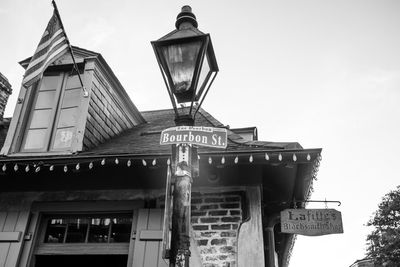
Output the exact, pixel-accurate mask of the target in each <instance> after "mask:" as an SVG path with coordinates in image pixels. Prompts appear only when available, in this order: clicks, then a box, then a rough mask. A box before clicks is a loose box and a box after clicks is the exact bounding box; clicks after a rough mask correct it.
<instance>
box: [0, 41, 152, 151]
mask: <svg viewBox="0 0 400 267" xmlns="http://www.w3.org/2000/svg"><path fill="white" fill-rule="evenodd" d="M73 52H74V56H75V61H76V63H77V66H78V69H79V72H80V76H81V78H82V81H83V84H84V87H85V89H86V91H87V92H88V95H85V93H84V89H83V88H82V86H81V83H80V81H79V77H78V73H77V71H76V70H74V68H73V61H72V57H71V54H70V53H68V52H67V53H65V54H64V55H63V56H61V57H60V58H58V59H57V60H56V61H55V62H53V63H52V64H51V65H50V66H49V67H48V68H47V69H46V70H45V71H44V73H43V76H42V78H41V79H40V80H39V81H37V82H36V83H34V84H33V85H32V86H30V87H28V88H25V87H23V86H21V90H20V93H19V96H18V101H17V104H16V107H15V110H14V114H13V117H12V120H11V123H10V127H9V131H8V133H7V137H6V140H5V143H4V146H3V148H2V151H1V153H2V154H3V155H11V154H12V155H13V156H18V155H21V156H22V155H23V156H28V155H35V156H36V155H58V154H72V153H78V152H80V151H84V150H87V149H90V148H92V147H95V146H97V145H99V144H101V143H103V142H104V141H106V140H108V139H110V138H112V137H114V136H116V135H118V134H120V133H121V132H123V131H125V130H127V129H130V128H132V127H134V126H135V125H138V124H142V123H144V122H145V120H144V119H143V117H142V115H141V114H140V112H139V111H138V110H137V108H136V107H135V105H134V104H133V103H132V101H131V100H130V98H129V96H128V94H127V93H126V91H125V89H124V88H123V86H122V85H121V83H120V82H119V81H118V79H117V77H116V76H115V75H114V73H113V72H112V70H111V68H110V67H109V66H108V64H107V63H106V62H105V60H104V59H103V57H102V56H101V54H99V53H95V52H92V51H89V50H85V49H82V48H78V47H73ZM30 60H31V58H27V59H25V60H23V61H21V62H20V64H21V66H22V67H24V68H25V69H26V68H27V66H28V64H29V62H30Z"/></svg>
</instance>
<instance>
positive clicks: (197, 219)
mask: <svg viewBox="0 0 400 267" xmlns="http://www.w3.org/2000/svg"><path fill="white" fill-rule="evenodd" d="M190 221H191V223H198V222H199V218H197V217H192V218H191V219H190Z"/></svg>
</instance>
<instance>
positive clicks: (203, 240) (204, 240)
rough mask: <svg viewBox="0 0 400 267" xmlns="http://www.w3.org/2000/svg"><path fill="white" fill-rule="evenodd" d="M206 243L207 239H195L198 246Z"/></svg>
mask: <svg viewBox="0 0 400 267" xmlns="http://www.w3.org/2000/svg"><path fill="white" fill-rule="evenodd" d="M207 244H208V240H207V239H200V240H197V245H198V246H207Z"/></svg>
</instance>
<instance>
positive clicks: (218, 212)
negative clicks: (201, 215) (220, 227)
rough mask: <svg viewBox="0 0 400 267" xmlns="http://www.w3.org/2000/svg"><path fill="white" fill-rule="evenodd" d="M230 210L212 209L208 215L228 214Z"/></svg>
mask: <svg viewBox="0 0 400 267" xmlns="http://www.w3.org/2000/svg"><path fill="white" fill-rule="evenodd" d="M227 214H228V211H227V210H210V211H209V212H208V215H210V216H223V215H227Z"/></svg>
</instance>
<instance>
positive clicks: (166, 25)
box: [0, 0, 400, 267]
mask: <svg viewBox="0 0 400 267" xmlns="http://www.w3.org/2000/svg"><path fill="white" fill-rule="evenodd" d="M186 4H188V5H190V6H191V7H192V9H193V12H194V14H195V15H196V17H197V21H198V23H199V29H200V30H202V31H203V32H206V33H210V34H211V38H212V42H213V45H214V50H215V54H216V57H217V61H218V65H219V69H220V72H219V73H218V75H217V78H216V79H215V82H214V83H213V85H212V87H211V89H210V92H209V93H208V95H207V98H206V99H205V101H204V103H203V108H204V109H206V110H207V111H208V112H209V113H211V114H212V115H214V116H215V117H216V118H217V119H218V120H219V121H221V122H222V123H224V124H227V125H230V126H231V127H234V128H239V127H250V126H257V128H258V133H259V140H263V141H276V142H280V141H290V142H294V141H295V142H299V143H300V144H301V145H302V146H303V147H304V148H322V149H323V151H322V162H321V166H320V168H319V173H318V180H317V181H315V184H314V193H313V195H312V197H311V199H314V200H324V199H327V200H339V201H341V203H342V205H341V206H337V205H336V204H330V205H328V207H329V208H335V209H337V210H339V211H341V212H342V217H343V225H344V234H341V235H329V236H320V237H305V236H298V238H297V241H296V244H295V247H294V249H293V254H292V258H291V263H290V266H291V267H298V266H300V267H303V266H307V267H314V266H315V267H317V266H318V267H320V266H325V267H338V266H339V267H340V266H350V264H352V263H353V262H354V261H355V260H357V259H361V258H363V257H364V254H365V248H366V241H365V239H366V236H367V234H368V233H369V232H370V231H371V229H370V228H368V227H367V226H366V223H367V221H368V220H369V219H370V218H371V216H372V215H373V212H374V211H375V210H376V209H377V206H378V204H379V202H380V200H381V198H382V197H383V195H384V194H386V193H387V192H389V191H390V190H393V189H395V187H396V186H397V185H399V184H400V175H399V172H398V166H399V165H397V164H399V162H400V141H399V137H400V104H399V103H400V16H399V14H400V1H396V0H393V1H390V0H376V1H371V0H335V1H333V0H331V1H327V0H326V1H325V0H304V1H297V0H293V1H291V0H286V1H270V0H260V1H257V0H251V1H236V0H218V1H210V0H192V1H191V0H186V1H180V0H169V1H165V0H159V1H150V0H149V1H129V0H115V1H101V0H85V1H78V0H68V1H67V0H58V1H57V5H58V8H59V11H60V14H61V17H62V20H63V23H64V27H65V29H66V32H67V35H68V37H69V39H70V41H71V43H72V44H73V45H76V46H79V47H82V48H86V49H89V50H93V51H96V52H99V53H101V54H102V55H103V57H104V58H105V60H106V61H107V62H108V64H109V65H110V66H111V68H112V69H113V71H114V73H115V74H116V75H117V77H118V79H119V80H120V81H121V83H122V85H123V86H124V88H125V89H126V91H127V92H128V94H129V96H130V97H131V99H132V101H133V102H134V103H135V105H136V106H137V107H138V109H139V110H153V109H163V108H170V107H171V103H170V102H169V97H168V95H167V91H166V89H165V85H164V83H163V79H162V76H161V73H160V71H159V68H158V65H157V62H156V59H155V56H154V52H153V50H152V47H151V45H150V41H153V40H157V39H158V38H160V37H162V36H163V35H165V34H166V33H169V32H170V31H172V30H174V25H175V19H176V16H177V14H178V13H179V12H180V9H181V7H182V6H183V5H186ZM52 12H53V8H52V6H51V1H50V0H46V1H44V0H25V1H22V0H1V2H0V32H1V41H0V47H1V49H0V72H1V73H3V74H4V75H5V76H6V77H7V78H8V79H9V81H10V83H11V84H12V86H13V90H14V91H13V94H12V96H11V97H10V99H9V104H8V106H7V109H6V113H5V116H6V117H7V116H12V113H13V110H14V106H15V102H16V99H17V97H18V92H19V89H20V85H21V81H22V75H23V69H22V67H21V66H19V65H18V62H19V61H21V60H23V59H25V58H27V57H30V56H32V54H33V52H34V51H35V49H36V46H37V44H38V42H39V40H40V37H41V35H42V34H43V32H44V29H45V27H46V25H47V23H48V20H49V19H50V17H51V15H52ZM308 207H309V208H324V207H325V205H324V204H322V205H321V204H319V205H315V204H314V205H309V206H308Z"/></svg>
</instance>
